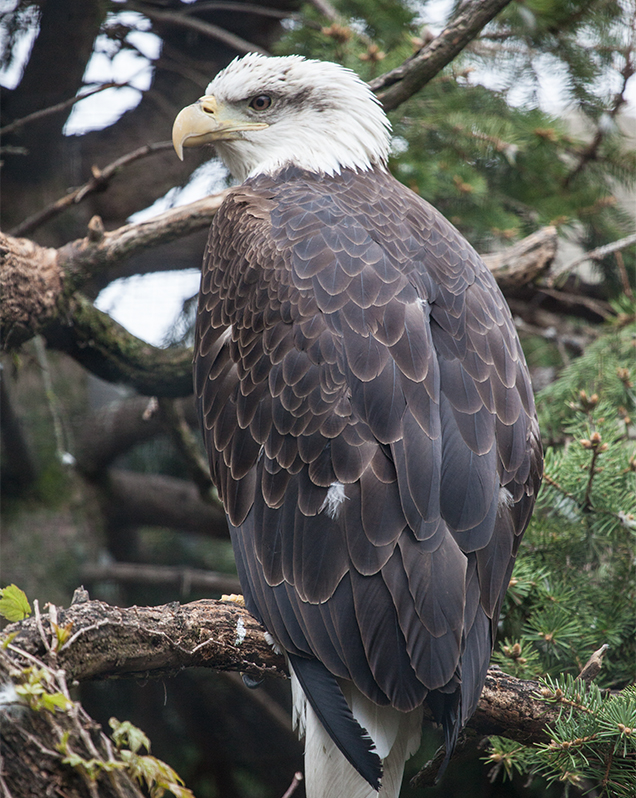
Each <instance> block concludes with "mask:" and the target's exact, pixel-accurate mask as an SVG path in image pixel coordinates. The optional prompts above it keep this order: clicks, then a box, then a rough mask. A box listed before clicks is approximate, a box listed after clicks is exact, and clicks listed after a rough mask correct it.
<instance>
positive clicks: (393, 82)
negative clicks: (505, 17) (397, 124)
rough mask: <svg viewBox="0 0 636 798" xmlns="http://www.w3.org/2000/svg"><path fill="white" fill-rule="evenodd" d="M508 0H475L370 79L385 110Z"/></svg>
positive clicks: (405, 97) (453, 54) (469, 38)
mask: <svg viewBox="0 0 636 798" xmlns="http://www.w3.org/2000/svg"><path fill="white" fill-rule="evenodd" d="M509 2H510V0H474V2H471V3H468V4H467V5H466V6H464V9H463V10H462V11H461V12H460V13H459V14H458V15H457V16H456V17H455V18H454V19H453V20H451V22H450V23H449V24H448V25H447V26H446V28H445V29H444V30H443V31H442V32H441V33H440V35H439V36H437V38H435V39H433V40H432V41H431V42H429V44H427V45H426V46H425V47H423V48H422V49H421V50H420V51H419V53H417V54H416V55H414V56H413V57H412V58H409V59H408V60H407V61H405V62H404V63H403V64H401V65H400V66H399V67H397V68H396V69H392V70H391V71H390V72H387V73H386V74H384V75H381V76H380V77H379V78H376V79H375V80H373V81H371V83H370V84H369V85H370V86H371V89H372V90H373V91H374V92H375V93H376V94H377V96H378V99H379V100H380V102H381V103H382V105H383V106H384V109H385V111H393V110H395V109H396V108H397V107H398V106H399V105H401V104H402V103H403V102H405V101H406V100H408V99H409V98H410V97H412V96H413V95H414V94H416V93H417V92H418V91H419V90H420V89H421V88H422V87H423V86H425V85H426V83H428V81H429V80H431V78H433V77H435V75H436V74H437V73H438V72H440V70H442V69H443V68H444V67H445V66H446V65H447V64H449V63H450V62H451V61H452V60H453V58H455V57H456V56H457V55H459V53H460V52H461V51H462V50H463V49H464V47H466V45H467V44H468V43H469V42H470V41H472V39H474V38H475V37H476V36H477V35H478V33H479V32H480V31H481V29H482V28H483V27H484V26H485V25H487V24H488V23H489V22H490V21H491V20H492V19H493V18H494V17H495V16H496V15H497V14H498V13H499V12H500V11H501V10H502V9H503V8H505V7H506V6H507V5H508V3H509Z"/></svg>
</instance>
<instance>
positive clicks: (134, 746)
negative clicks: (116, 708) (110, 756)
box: [108, 718, 150, 754]
mask: <svg viewBox="0 0 636 798" xmlns="http://www.w3.org/2000/svg"><path fill="white" fill-rule="evenodd" d="M108 725H109V726H110V728H111V729H112V730H113V733H112V735H111V737H112V738H113V740H114V742H115V745H116V746H117V748H121V747H122V746H124V745H127V746H128V747H129V748H130V750H131V751H132V752H133V753H135V754H136V753H137V751H139V749H140V748H141V746H142V745H143V747H144V748H145V749H146V750H147V751H150V740H149V739H148V737H147V736H146V735H145V734H144V733H143V732H142V730H141V729H138V728H137V727H136V726H133V724H132V723H131V722H130V721H129V720H125V721H123V722H121V723H120V722H119V721H118V720H117V718H111V719H110V720H109V721H108Z"/></svg>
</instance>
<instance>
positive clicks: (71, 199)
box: [9, 141, 172, 236]
mask: <svg viewBox="0 0 636 798" xmlns="http://www.w3.org/2000/svg"><path fill="white" fill-rule="evenodd" d="M171 148H172V142H170V141H158V142H155V143H153V144H144V146H143V147H138V148H137V149H136V150H133V151H132V152H129V153H126V155H122V156H121V157H120V158H117V159H116V160H115V161H113V162H112V163H109V164H108V166H105V167H104V168H103V169H99V168H98V167H97V166H93V167H92V172H93V176H92V177H91V179H90V180H88V181H87V182H86V183H84V185H82V186H80V187H79V188H76V189H75V190H74V191H71V192H70V193H69V194H66V195H65V196H64V197H60V199H58V200H56V201H55V202H52V203H51V204H50V205H47V206H46V207H45V208H42V210H40V211H38V212H37V213H34V214H33V215H32V216H29V217H27V218H26V219H25V220H24V221H22V222H20V224H19V225H17V226H16V227H14V228H13V230H10V231H9V235H12V236H25V235H27V234H29V233H31V232H33V230H35V229H36V228H37V227H39V226H40V225H41V224H44V222H48V220H49V219H52V218H53V217H54V216H57V214H58V213H61V212H62V211H64V210H66V208H68V207H70V206H71V205H75V204H77V203H79V202H81V201H82V200H83V199H84V198H85V197H87V196H88V195H89V194H93V193H94V192H95V191H102V190H103V189H104V188H105V187H106V185H107V184H108V181H109V180H110V179H111V178H112V177H113V175H114V174H115V173H116V172H117V171H119V170H120V169H121V168H122V167H124V166H128V164H131V163H133V162H134V161H138V160H139V159H140V158H145V157H146V156H147V155H153V154H154V153H155V152H161V151H162V150H168V149H171Z"/></svg>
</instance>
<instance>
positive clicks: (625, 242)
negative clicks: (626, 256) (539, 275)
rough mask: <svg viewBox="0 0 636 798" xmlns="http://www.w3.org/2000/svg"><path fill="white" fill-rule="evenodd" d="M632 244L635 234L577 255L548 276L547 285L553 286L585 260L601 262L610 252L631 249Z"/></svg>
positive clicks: (635, 242) (635, 239)
mask: <svg viewBox="0 0 636 798" xmlns="http://www.w3.org/2000/svg"><path fill="white" fill-rule="evenodd" d="M633 244H636V233H632V234H631V235H629V236H625V238H619V239H618V241H612V242H610V243H609V244H604V245H603V246H602V247H596V249H591V250H590V251H589V252H584V253H583V255H579V257H578V258H574V260H571V261H570V262H569V263H566V264H565V266H561V267H559V268H558V269H555V270H554V272H553V273H552V274H551V275H550V279H549V281H548V284H549V285H550V286H553V285H554V284H555V283H556V281H557V280H558V278H559V277H561V276H562V275H564V274H567V273H568V272H571V271H572V270H573V269H576V267H577V266H580V265H581V264H582V263H585V261H586V260H603V258H604V257H606V256H607V255H611V254H612V252H620V251H621V250H622V249H627V247H631V246H632V245H633ZM628 285H629V282H628Z"/></svg>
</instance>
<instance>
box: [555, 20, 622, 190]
mask: <svg viewBox="0 0 636 798" xmlns="http://www.w3.org/2000/svg"><path fill="white" fill-rule="evenodd" d="M635 22H636V20H635V19H633V20H632V36H631V41H630V42H629V44H628V46H627V48H626V49H625V50H624V51H623V55H624V57H625V66H624V67H623V69H622V70H621V72H620V75H621V77H622V78H623V82H622V85H621V87H620V89H619V91H617V92H616V94H615V95H614V102H613V103H612V107H611V108H610V109H609V111H608V112H607V115H608V116H609V117H610V119H615V118H616V116H617V115H618V112H619V111H620V109H621V108H622V107H623V105H624V104H625V103H626V102H627V100H626V98H625V89H626V88H627V83H628V82H629V79H630V78H631V77H632V76H633V74H634V71H635V69H634V62H633V48H634V39H635V38H636V27H635V25H634V23H635ZM606 134H607V127H601V125H600V123H599V124H598V126H597V128H596V133H595V135H594V138H593V139H592V141H591V142H590V143H589V144H588V146H587V147H585V149H584V150H583V151H582V152H581V154H580V155H579V160H578V162H577V163H576V165H575V166H574V168H573V169H572V170H571V171H570V172H569V173H568V175H567V176H566V178H565V180H564V181H563V187H564V188H569V186H570V184H571V182H572V180H574V178H575V177H576V176H577V175H579V174H580V173H581V172H582V171H583V169H585V167H586V166H587V164H588V163H590V161H595V160H597V158H598V150H599V147H600V146H601V144H602V143H603V140H604V139H605V136H606Z"/></svg>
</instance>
